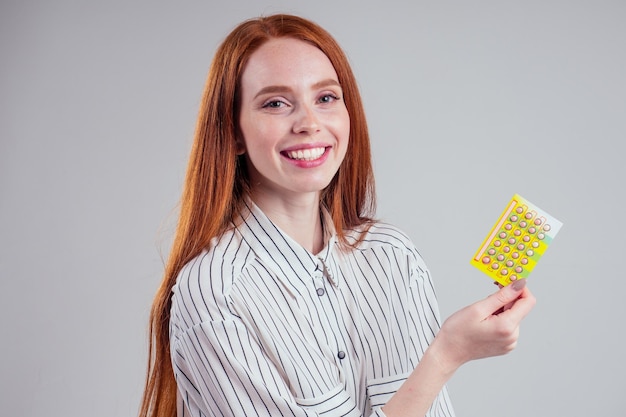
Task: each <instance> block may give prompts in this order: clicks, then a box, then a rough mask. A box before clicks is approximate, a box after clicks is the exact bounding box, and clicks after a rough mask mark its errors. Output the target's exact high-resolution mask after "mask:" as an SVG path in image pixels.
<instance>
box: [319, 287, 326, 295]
mask: <svg viewBox="0 0 626 417" xmlns="http://www.w3.org/2000/svg"><path fill="white" fill-rule="evenodd" d="M325 292H326V291H324V288H318V289H317V295H319V296H320V297H321V296H322V295H324V293H325Z"/></svg>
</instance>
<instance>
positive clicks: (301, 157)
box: [284, 147, 326, 161]
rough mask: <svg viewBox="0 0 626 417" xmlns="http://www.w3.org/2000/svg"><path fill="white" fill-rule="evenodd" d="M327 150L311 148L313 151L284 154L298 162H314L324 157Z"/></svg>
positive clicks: (301, 150)
mask: <svg viewBox="0 0 626 417" xmlns="http://www.w3.org/2000/svg"><path fill="white" fill-rule="evenodd" d="M324 152H326V148H324V147H320V148H311V149H298V150H297V151H287V152H284V155H286V156H287V157H288V158H289V159H295V160H298V161H314V160H316V159H318V158H319V157H320V156H322V155H324Z"/></svg>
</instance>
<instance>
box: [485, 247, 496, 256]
mask: <svg viewBox="0 0 626 417" xmlns="http://www.w3.org/2000/svg"><path fill="white" fill-rule="evenodd" d="M487 253H488V254H489V255H492V256H493V255H495V254H496V250H495V249H494V248H491V249H489V250H488V251H487Z"/></svg>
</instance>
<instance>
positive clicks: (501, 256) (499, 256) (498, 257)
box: [496, 254, 504, 262]
mask: <svg viewBox="0 0 626 417" xmlns="http://www.w3.org/2000/svg"><path fill="white" fill-rule="evenodd" d="M496 259H497V260H499V261H500V262H502V261H504V255H502V254H500V255H498V256H497V257H496Z"/></svg>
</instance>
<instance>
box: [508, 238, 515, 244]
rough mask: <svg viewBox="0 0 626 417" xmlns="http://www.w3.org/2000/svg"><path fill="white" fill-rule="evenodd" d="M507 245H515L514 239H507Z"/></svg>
mask: <svg viewBox="0 0 626 417" xmlns="http://www.w3.org/2000/svg"><path fill="white" fill-rule="evenodd" d="M509 244H510V245H514V244H515V238H513V237H512V238H510V239H509Z"/></svg>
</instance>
